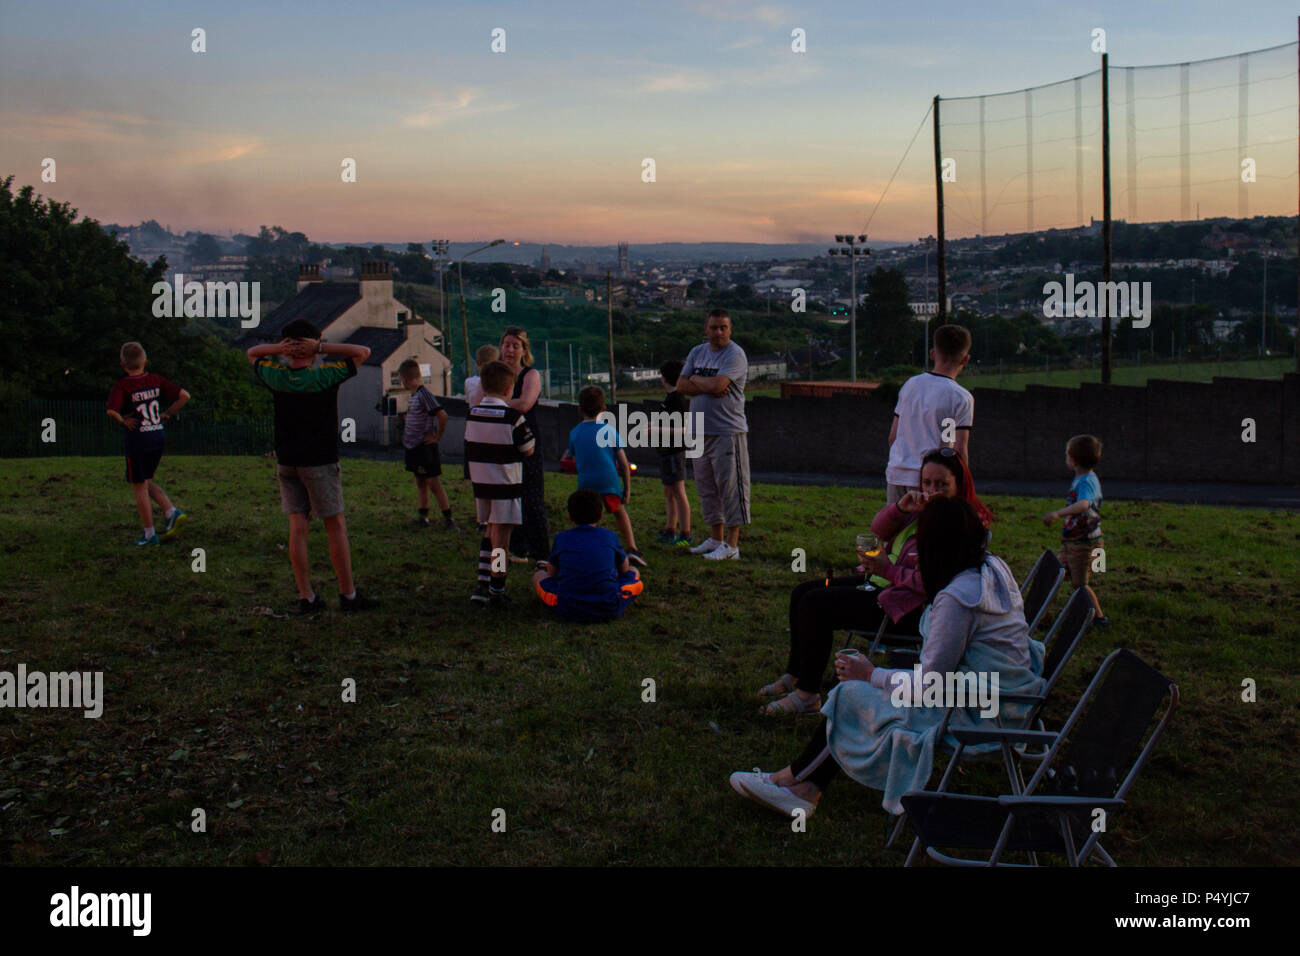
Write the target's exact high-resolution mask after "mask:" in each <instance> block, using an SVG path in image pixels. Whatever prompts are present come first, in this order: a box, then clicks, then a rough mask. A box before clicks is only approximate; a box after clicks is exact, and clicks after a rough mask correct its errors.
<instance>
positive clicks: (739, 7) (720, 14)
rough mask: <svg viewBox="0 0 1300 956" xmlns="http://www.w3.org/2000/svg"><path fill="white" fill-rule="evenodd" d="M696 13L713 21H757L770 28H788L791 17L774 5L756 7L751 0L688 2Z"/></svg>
mask: <svg viewBox="0 0 1300 956" xmlns="http://www.w3.org/2000/svg"><path fill="white" fill-rule="evenodd" d="M686 5H687V6H688V7H690V9H691V10H693V11H694V12H695V13H698V14H701V15H702V16H706V17H709V18H710V19H713V20H757V21H758V22H759V23H762V24H766V25H767V26H770V27H780V26H788V25H789V24H790V21H791V19H792V18H791V15H790V14H788V13H786V11H785V9H784V8H782V7H778V6H774V5H772V4H760V5H759V6H754V5H753V4H752V3H750V2H749V0H687V3H686Z"/></svg>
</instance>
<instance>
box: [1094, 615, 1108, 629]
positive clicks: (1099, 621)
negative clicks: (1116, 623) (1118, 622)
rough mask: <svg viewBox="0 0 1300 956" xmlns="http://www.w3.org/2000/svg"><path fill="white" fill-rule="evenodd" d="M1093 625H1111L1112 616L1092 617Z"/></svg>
mask: <svg viewBox="0 0 1300 956" xmlns="http://www.w3.org/2000/svg"><path fill="white" fill-rule="evenodd" d="M1092 626H1093V627H1110V618H1109V617H1094V618H1093V619H1092Z"/></svg>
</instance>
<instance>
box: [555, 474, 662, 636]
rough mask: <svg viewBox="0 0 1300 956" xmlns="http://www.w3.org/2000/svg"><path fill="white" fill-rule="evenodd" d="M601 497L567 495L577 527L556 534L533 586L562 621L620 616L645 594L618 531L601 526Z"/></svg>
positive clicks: (585, 492) (583, 493) (586, 493)
mask: <svg viewBox="0 0 1300 956" xmlns="http://www.w3.org/2000/svg"><path fill="white" fill-rule="evenodd" d="M600 514H601V501H600V495H599V494H597V493H596V492H595V491H592V490H591V489H590V488H580V489H579V490H578V491H575V492H574V493H573V494H571V495H570V496H569V518H570V519H572V521H573V525H574V526H573V527H572V528H570V529H569V530H568V531H561V532H560V533H559V534H557V535H556V536H555V546H554V548H553V549H552V550H551V556H550V558H548V559H547V561H546V568H545V569H544V570H540V571H538V572H537V573H536V574H534V575H533V587H534V588H536V590H537V596H538V597H540V598H541V599H542V603H543V604H545V605H546V606H547V607H552V608H555V613H556V615H557V616H558V617H559V618H560V619H561V620H564V621H574V622H578V623H591V622H596V621H610V620H613V619H614V618H617V617H622V615H623V612H624V611H626V610H627V608H628V605H629V604H631V603H632V602H633V601H634V600H636V596H637V595H638V594H640V593H641V590H642V587H643V585H642V583H641V576H640V575H639V574H637V570H636V568H634V567H632V566H631V565H630V564H629V563H628V556H627V555H626V554H625V553H624V552H623V549H622V547H621V546H620V545H619V543H618V538H617V537H616V536H615V534H614V532H612V531H610V530H609V529H608V528H602V527H600Z"/></svg>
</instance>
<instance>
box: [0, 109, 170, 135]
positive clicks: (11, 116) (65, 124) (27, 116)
mask: <svg viewBox="0 0 1300 956" xmlns="http://www.w3.org/2000/svg"><path fill="white" fill-rule="evenodd" d="M152 124H153V120H150V119H148V118H146V117H144V116H136V115H133V114H130V113H105V112H101V111H99V110H72V111H71V112H66V113H20V112H17V111H14V110H6V111H4V112H0V126H3V128H4V129H5V130H6V132H7V134H8V136H9V137H11V138H13V139H28V138H30V139H47V140H65V141H73V142H78V143H124V142H128V141H130V140H133V139H137V138H139V136H140V135H141V134H142V133H144V132H145V128H146V127H148V126H150V125H152Z"/></svg>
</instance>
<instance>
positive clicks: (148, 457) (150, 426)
mask: <svg viewBox="0 0 1300 956" xmlns="http://www.w3.org/2000/svg"><path fill="white" fill-rule="evenodd" d="M118 358H119V360H120V361H121V363H122V371H124V372H126V375H125V377H123V378H121V379H118V381H117V383H116V384H114V386H113V389H112V391H110V392H109V393H108V409H107V410H108V417H109V418H111V419H113V421H115V422H117V423H118V424H119V425H121V426H123V427H124V428H125V429H126V480H127V481H128V482H129V483H130V485H131V492H132V494H134V495H135V508H136V511H137V512H138V513H139V515H140V525H141V527H142V528H143V531H142V533H141V535H140V539H139V540H138V541H136V545H137V546H139V547H143V546H145V545H156V544H158V543H159V541H158V534H157V532H155V531H154V526H153V505H152V504H151V503H150V501H149V499H150V498H152V499H153V500H154V501H156V502H158V506H159V507H160V508H162V509H163V517H164V519H165V520H166V524H164V525H163V533H162V537H164V538H170V537H171V536H172V535H174V534H175V533H176V532H177V531H178V530H179V529H180V526H181V525H182V524H183V523H184V522H185V517H186V515H185V512H184V511H182V510H181V509H180V508H177V507H176V506H175V505H173V504H172V502H171V499H170V498H168V497H167V492H165V491H163V490H162V487H161V486H159V485H158V483H157V482H155V481H154V480H153V476H154V473H155V472H156V471H157V470H158V464H159V463H160V462H161V461H162V454H163V423H164V422H166V421H167V419H169V418H171V417H172V416H173V415H175V414H176V413H177V412H178V411H180V410H181V408H183V407H184V405H185V403H186V402H188V401H189V400H190V393H189V392H187V391H185V389H183V388H180V387H179V386H177V385H173V384H172V383H171V382H169V381H167V379H165V378H163V377H162V376H161V375H155V374H154V373H153V372H146V371H145V370H144V367H145V365H147V364H148V362H149V358H148V356H147V355H145V351H144V346H142V345H141V344H140V343H139V342H127V343H126V344H125V345H123V346H122V349H121V351H120V352H119V353H118ZM164 403H168V404H167V406H166V409H165V410H163V404H164Z"/></svg>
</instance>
